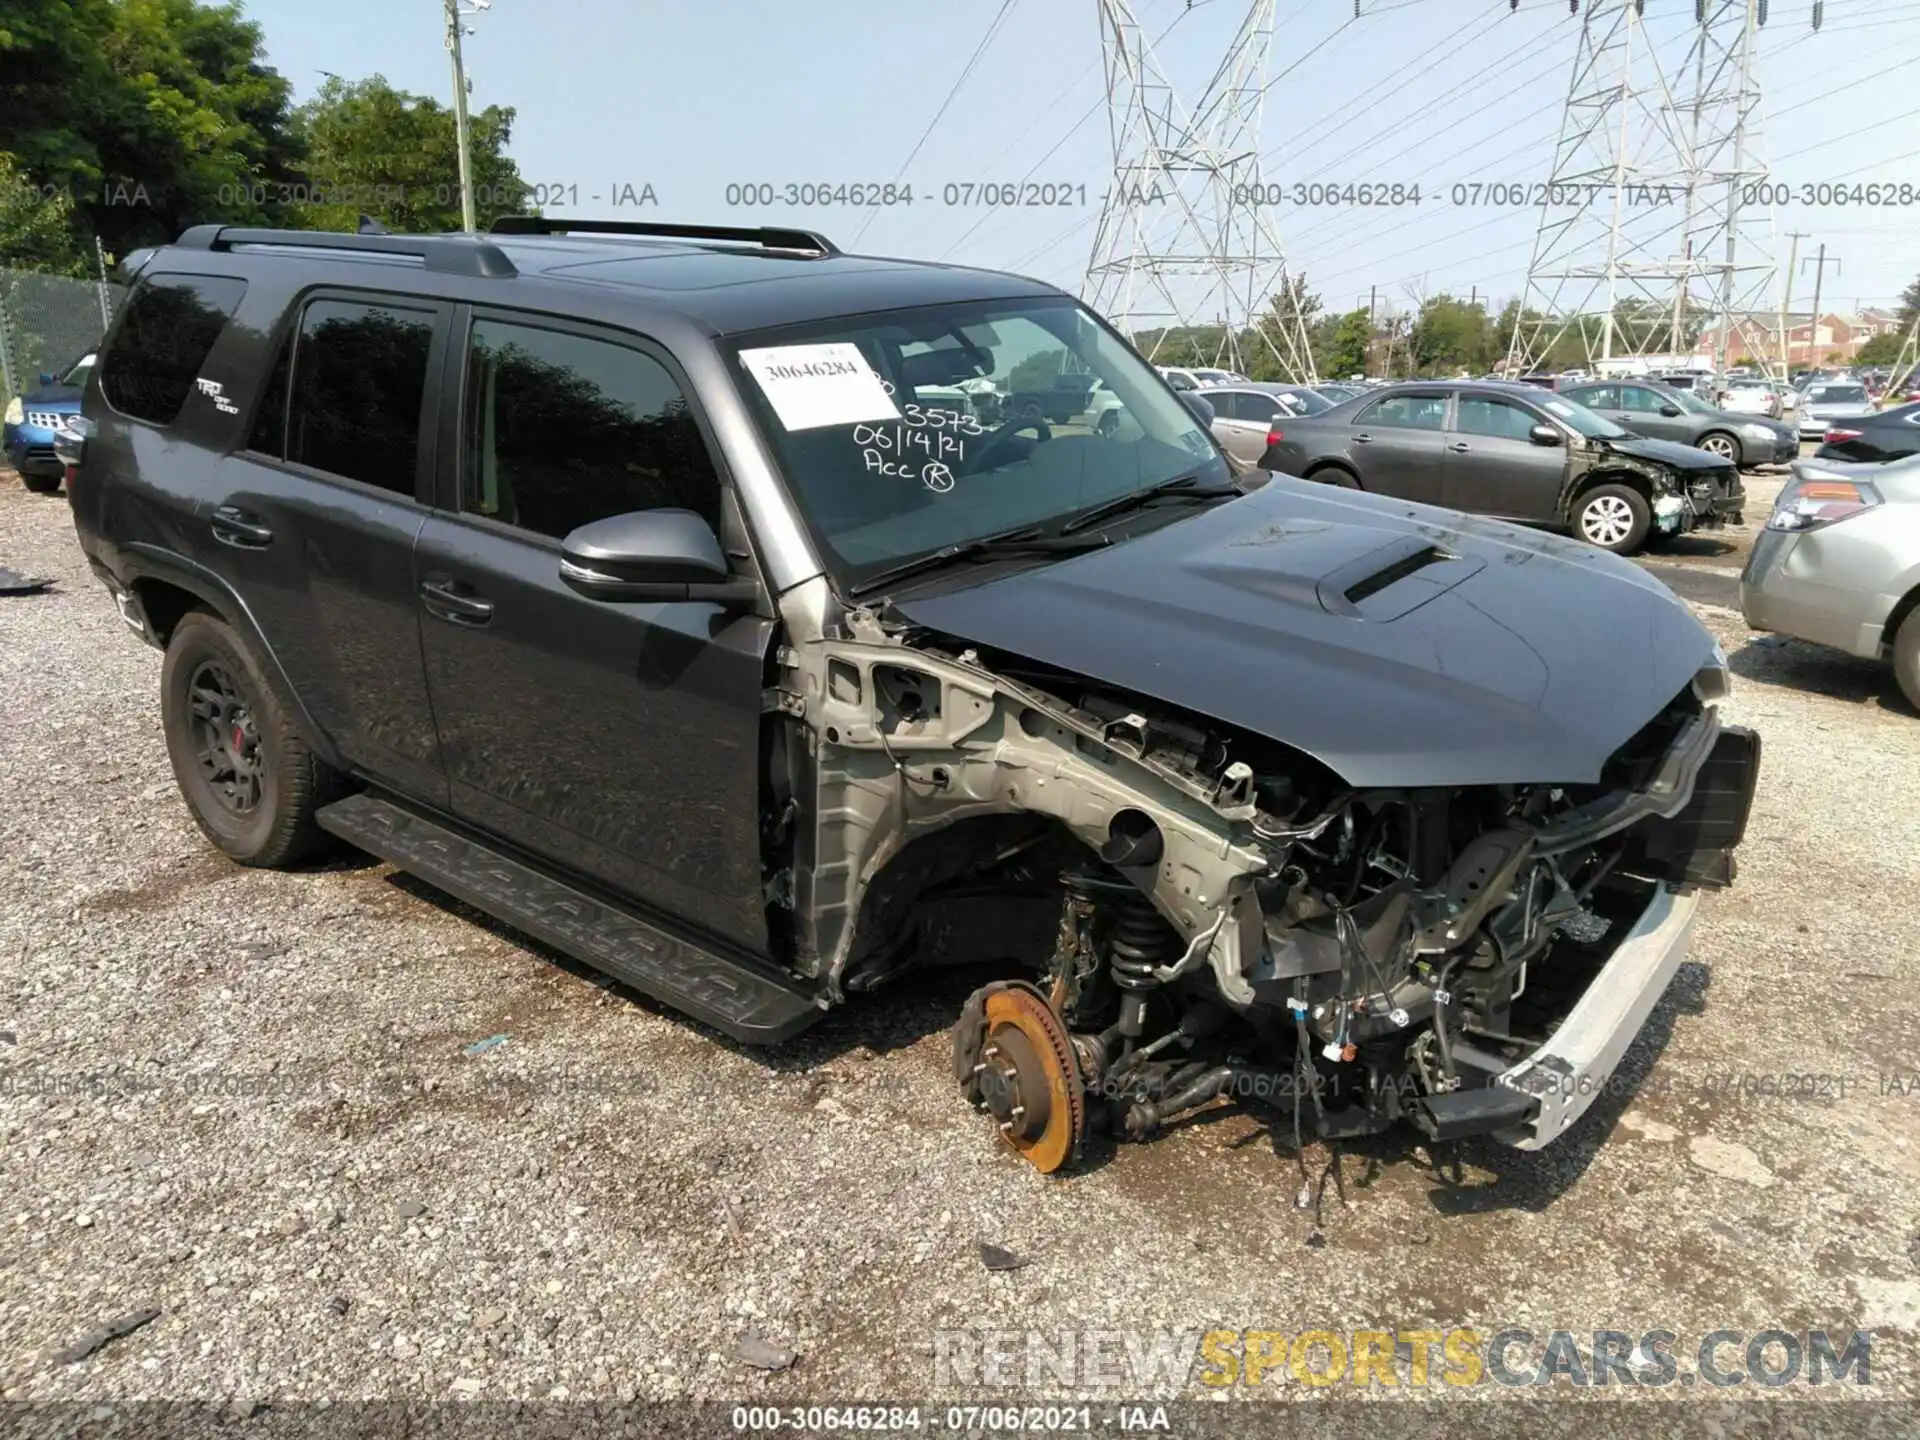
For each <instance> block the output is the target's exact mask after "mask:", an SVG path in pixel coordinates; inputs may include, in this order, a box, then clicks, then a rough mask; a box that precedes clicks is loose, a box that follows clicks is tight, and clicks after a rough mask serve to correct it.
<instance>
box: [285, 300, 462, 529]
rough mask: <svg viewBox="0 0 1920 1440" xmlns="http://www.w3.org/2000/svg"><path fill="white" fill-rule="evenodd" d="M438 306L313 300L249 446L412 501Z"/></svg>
mask: <svg viewBox="0 0 1920 1440" xmlns="http://www.w3.org/2000/svg"><path fill="white" fill-rule="evenodd" d="M433 326H434V313H433V312H432V311H431V310H416V309H411V308H409V307H407V306H403V305H375V304H369V303H366V302H364V301H354V300H315V301H313V302H312V303H311V304H309V305H308V306H307V308H306V310H305V311H304V312H303V313H302V314H301V316H300V328H299V330H298V331H297V332H296V333H295V334H294V335H293V336H292V337H291V339H290V340H289V342H288V349H286V350H283V351H282V353H281V356H280V358H279V361H278V362H277V363H276V364H275V366H274V370H273V374H272V376H271V377H270V378H269V379H268V381H267V386H266V390H265V393H264V394H263V395H262V397H261V402H260V410H259V414H258V415H257V416H256V417H255V419H254V427H253V436H252V438H251V440H250V442H249V446H250V448H251V449H254V450H257V451H259V452H260V453H262V454H264V455H273V456H276V457H284V458H285V459H286V460H287V461H288V462H289V463H290V464H294V465H306V466H310V467H312V468H313V469H315V470H324V471H327V472H328V473H329V474H333V475H340V476H343V477H345V478H346V479H348V480H358V481H360V482H361V483H363V484H366V485H374V486H378V487H379V488H380V489H382V490H389V491H392V492H393V493H394V494H396V495H405V496H408V497H409V498H411V497H412V495H413V493H414V473H415V470H416V468H417V456H418V454H419V449H420V408H421V403H422V401H423V400H424V398H425V396H426V390H427V357H428V355H429V353H430V352H431V351H432V349H433Z"/></svg>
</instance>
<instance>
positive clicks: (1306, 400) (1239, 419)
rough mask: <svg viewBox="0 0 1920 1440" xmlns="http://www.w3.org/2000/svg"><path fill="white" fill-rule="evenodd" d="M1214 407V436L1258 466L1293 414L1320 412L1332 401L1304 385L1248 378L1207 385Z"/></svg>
mask: <svg viewBox="0 0 1920 1440" xmlns="http://www.w3.org/2000/svg"><path fill="white" fill-rule="evenodd" d="M1206 398H1207V403H1208V404H1209V405H1211V406H1212V407H1213V424H1212V426H1211V427H1210V428H1211V429H1212V431H1213V438H1214V439H1216V440H1218V441H1219V442H1220V446H1221V448H1222V449H1224V450H1225V451H1226V452H1227V453H1228V454H1229V455H1231V456H1233V458H1234V459H1235V460H1238V461H1240V462H1242V463H1243V464H1247V465H1258V464H1259V463H1260V459H1261V457H1262V456H1264V455H1265V454H1266V453H1267V451H1268V449H1269V448H1270V447H1271V446H1273V445H1275V444H1276V443H1278V442H1277V441H1276V440H1275V439H1274V436H1275V434H1276V433H1277V432H1278V431H1280V430H1281V429H1282V428H1283V427H1284V426H1285V424H1286V422H1287V421H1288V420H1289V419H1291V418H1294V417H1297V416H1302V415H1318V414H1320V413H1321V412H1322V411H1323V410H1331V409H1332V408H1333V403H1332V402H1331V401H1329V400H1328V399H1327V397H1326V396H1324V395H1322V394H1320V393H1319V392H1318V391H1315V390H1310V389H1308V388H1307V387H1306V386H1305V385H1281V384H1270V383H1262V382H1260V381H1257V380H1248V381H1245V382H1243V383H1239V384H1234V385H1218V386H1208V387H1207V390H1206Z"/></svg>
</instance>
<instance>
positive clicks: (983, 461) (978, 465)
mask: <svg viewBox="0 0 1920 1440" xmlns="http://www.w3.org/2000/svg"><path fill="white" fill-rule="evenodd" d="M1022 430H1031V431H1033V433H1034V436H1035V437H1036V440H1037V441H1038V442H1039V443H1042V444H1044V443H1045V442H1046V441H1048V440H1051V439H1053V427H1052V426H1051V425H1049V424H1047V422H1046V420H1045V419H1043V418H1042V417H1041V416H1040V415H1039V414H1038V413H1037V412H1036V413H1033V414H1028V415H1018V416H1015V417H1014V418H1013V419H1011V420H1009V421H1007V423H1006V424H1004V425H1001V426H999V427H998V428H996V429H995V430H994V432H993V433H992V434H991V435H989V436H987V443H986V444H984V445H982V446H981V447H980V448H979V449H978V450H976V451H974V452H973V458H972V459H971V460H969V461H967V462H966V465H965V466H964V467H963V468H964V469H965V470H966V471H967V472H968V473H971V472H973V471H975V470H984V469H986V468H987V462H988V460H989V459H990V457H991V456H992V455H993V452H994V451H995V450H998V449H1000V448H1001V447H1002V446H1004V445H1005V444H1006V443H1007V442H1008V441H1009V440H1011V439H1013V437H1014V436H1016V435H1018V434H1019V433H1020V432H1021V431H1022Z"/></svg>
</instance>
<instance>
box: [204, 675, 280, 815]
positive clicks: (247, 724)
mask: <svg viewBox="0 0 1920 1440" xmlns="http://www.w3.org/2000/svg"><path fill="white" fill-rule="evenodd" d="M187 707H188V714H189V715H190V717H191V718H190V721H189V724H190V726H191V729H192V735H193V748H194V752H195V754H196V755H198V757H199V760H200V772H201V774H202V775H203V776H204V777H205V779H206V782H207V789H208V790H209V791H210V792H211V793H212V795H213V797H214V798H215V799H216V800H218V801H219V802H220V805H221V807H222V808H223V809H225V810H226V811H227V812H228V813H229V814H231V815H234V816H236V817H241V818H245V817H248V816H251V815H252V814H253V813H254V811H256V810H257V809H259V807H260V798H261V793H262V789H263V787H264V785H265V782H266V757H265V755H263V754H262V753H261V750H260V731H259V729H258V727H257V726H256V724H255V722H254V718H253V708H252V706H250V705H249V704H248V703H247V699H246V696H245V695H244V694H243V693H242V691H241V689H240V687H239V686H238V685H237V684H236V683H235V682H234V679H233V676H232V675H231V674H230V673H229V672H228V671H227V668H226V667H225V666H224V665H221V664H218V663H217V662H215V661H211V660H209V661H204V662H203V663H202V664H201V665H200V666H199V667H198V668H197V669H195V670H194V672H193V678H192V679H191V680H189V681H188V682H187Z"/></svg>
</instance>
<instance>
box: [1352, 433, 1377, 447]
mask: <svg viewBox="0 0 1920 1440" xmlns="http://www.w3.org/2000/svg"><path fill="white" fill-rule="evenodd" d="M1353 443H1354V444H1356V445H1370V444H1372V443H1373V437H1372V436H1371V435H1356V436H1354V437H1353Z"/></svg>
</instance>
